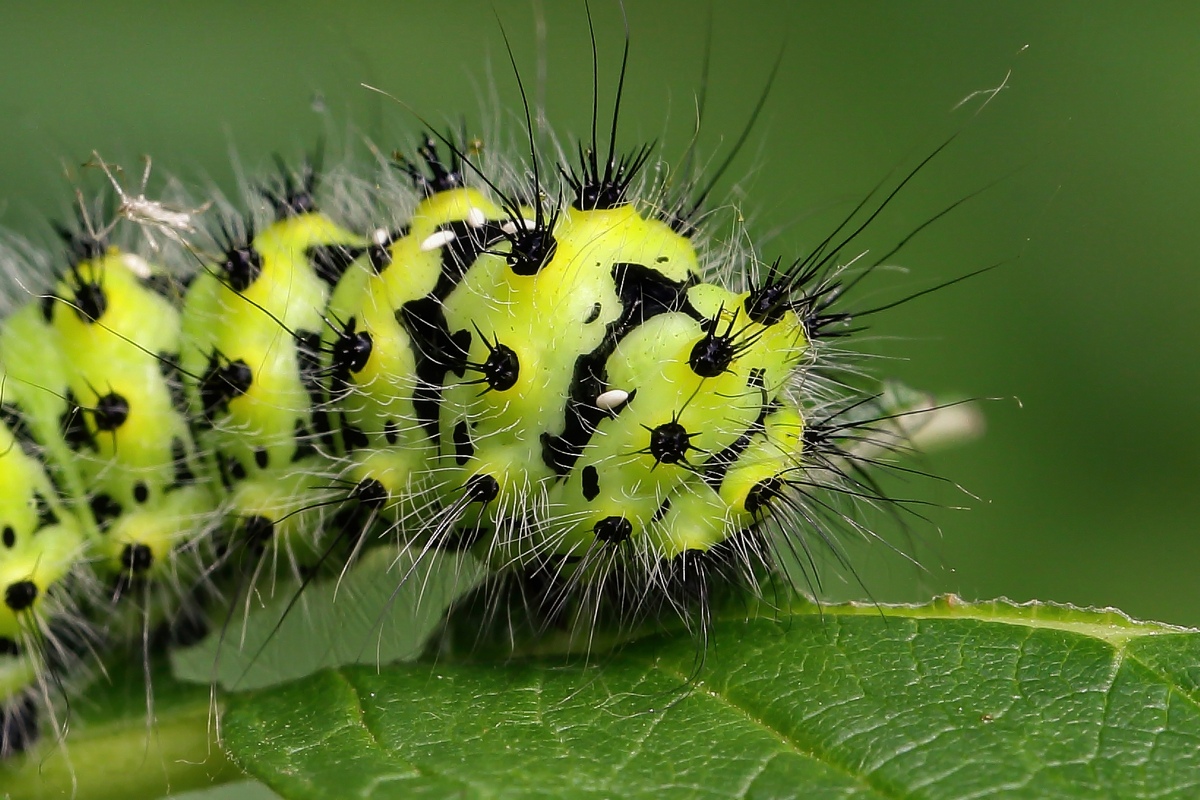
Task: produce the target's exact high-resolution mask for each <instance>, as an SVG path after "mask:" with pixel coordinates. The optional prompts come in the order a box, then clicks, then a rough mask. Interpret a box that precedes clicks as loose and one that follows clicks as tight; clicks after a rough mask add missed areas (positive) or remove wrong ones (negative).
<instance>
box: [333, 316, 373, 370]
mask: <svg viewBox="0 0 1200 800" xmlns="http://www.w3.org/2000/svg"><path fill="white" fill-rule="evenodd" d="M371 346H372V342H371V334H370V333H369V332H367V331H359V330H358V319H357V318H356V317H351V318H350V319H349V320H347V321H346V327H345V328H344V329H343V330H342V332H341V333H340V334H339V335H338V338H337V341H335V342H334V343H333V369H334V376H335V379H338V380H339V382H340V383H342V384H343V385H344V383H345V382H346V381H348V380H349V378H350V376H351V375H352V374H357V373H359V372H362V370H363V367H365V366H366V365H367V361H368V360H369V359H370V358H371Z"/></svg>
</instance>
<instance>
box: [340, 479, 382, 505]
mask: <svg viewBox="0 0 1200 800" xmlns="http://www.w3.org/2000/svg"><path fill="white" fill-rule="evenodd" d="M349 499H350V500H351V501H353V502H355V503H358V504H359V505H362V506H365V507H367V508H381V507H383V505H384V503H386V502H387V501H388V490H387V488H386V487H384V485H383V484H382V483H380V482H379V481H377V480H375V479H374V478H363V479H362V480H361V481H359V482H358V484H357V485H356V486H355V487H354V488H353V489H351V490H350V497H349Z"/></svg>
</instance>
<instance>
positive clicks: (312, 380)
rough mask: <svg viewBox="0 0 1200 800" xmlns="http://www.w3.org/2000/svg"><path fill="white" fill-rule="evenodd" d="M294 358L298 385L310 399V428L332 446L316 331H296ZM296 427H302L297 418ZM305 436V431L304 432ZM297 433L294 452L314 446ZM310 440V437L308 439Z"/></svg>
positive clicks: (318, 337)
mask: <svg viewBox="0 0 1200 800" xmlns="http://www.w3.org/2000/svg"><path fill="white" fill-rule="evenodd" d="M295 336H296V358H297V360H298V361H299V362H300V383H302V384H303V385H304V390H305V391H306V392H308V396H309V397H310V398H312V411H311V415H312V426H313V429H314V430H315V431H316V433H317V435H318V436H319V437H322V438H323V439H325V441H326V442H327V443H329V444H332V439H331V438H330V423H329V412H328V403H327V402H326V401H327V399H328V398H327V396H326V392H325V385H324V383H323V381H322V379H323V378H324V375H325V373H324V369H323V367H322V364H321V362H322V359H323V358H324V353H323V352H322V348H321V334H319V333H317V332H316V331H304V330H299V331H296V334H295ZM296 425H297V426H300V427H303V422H302V421H301V420H300V419H299V418H297V420H296ZM304 433H305V435H306V436H307V431H304ZM299 435H300V434H299V433H297V447H296V452H297V453H299V452H300V451H301V450H305V449H310V448H312V447H313V446H314V445H313V443H312V442H311V441H308V438H305V439H304V440H303V445H304V446H301V441H302V440H301V439H300V438H299ZM309 438H310V437H309ZM300 457H301V456H298V455H293V458H292V460H293V461H295V460H296V459H297V458H300Z"/></svg>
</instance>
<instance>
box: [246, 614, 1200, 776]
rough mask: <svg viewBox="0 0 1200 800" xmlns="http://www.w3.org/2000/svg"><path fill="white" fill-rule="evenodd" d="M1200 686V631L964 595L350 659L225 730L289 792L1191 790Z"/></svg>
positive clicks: (1199, 747) (288, 688)
mask: <svg viewBox="0 0 1200 800" xmlns="http://www.w3.org/2000/svg"><path fill="white" fill-rule="evenodd" d="M1198 703H1200V635H1198V634H1197V633H1196V632H1192V631H1184V630H1182V629H1177V628H1170V627H1167V626H1162V625H1154V624H1145V623H1137V622H1133V621H1132V620H1129V619H1128V618H1126V617H1124V616H1123V615H1120V614H1119V613H1117V612H1091V611H1081V610H1076V609H1070V608H1062V607H1055V606H1045V605H1041V606H1038V605H1026V606H1013V605H1010V604H1007V603H994V604H985V605H967V604H964V603H962V602H961V601H957V600H956V599H954V598H947V599H945V600H942V601H939V602H937V603H934V604H932V605H929V606H921V607H883V608H877V607H873V606H836V607H826V608H824V609H823V610H821V611H818V610H817V609H814V608H799V609H797V610H796V611H795V613H793V614H792V615H791V616H789V617H788V618H787V619H785V620H782V621H773V620H768V619H751V620H735V619H723V620H719V621H717V622H716V623H714V625H713V626H712V629H711V635H710V642H709V645H708V647H707V648H706V649H704V650H703V651H701V650H700V649H699V648H698V646H697V645H696V643H695V641H694V640H692V639H690V638H670V637H661V638H651V639H646V640H642V641H639V642H636V643H633V644H630V645H628V646H627V647H625V648H624V649H622V650H620V651H618V652H616V653H613V654H609V655H606V656H603V657H597V658H596V659H595V660H594V661H593V663H564V662H561V661H558V662H555V661H552V660H546V659H540V660H526V661H518V662H512V663H508V664H498V663H487V664H484V663H451V664H428V663H418V664H403V665H396V666H390V667H384V668H382V669H378V670H377V669H375V668H373V667H362V666H358V667H344V668H341V669H337V670H332V671H326V672H322V673H319V674H317V675H314V676H311V677H309V678H306V679H304V680H301V681H298V682H295V683H291V684H286V685H283V686H276V687H273V688H270V689H264V690H259V691H254V692H249V693H245V694H242V695H235V696H233V697H231V698H230V700H229V706H228V713H227V715H226V718H225V727H224V731H225V737H226V744H227V746H228V747H229V748H230V751H231V753H232V755H233V758H234V759H235V760H236V761H238V762H239V763H240V764H241V765H242V766H243V767H244V768H245V769H246V770H247V771H248V772H249V773H250V774H252V775H254V776H256V777H258V778H260V779H261V780H263V781H265V782H266V783H267V784H268V785H269V786H271V787H272V788H273V789H274V790H275V791H277V792H279V793H280V794H282V795H283V796H284V797H288V798H356V797H371V798H389V797H412V796H430V797H444V796H460V797H535V796H536V797H597V798H599V797H655V798H659V797H697V796H704V797H795V796H802V797H806V798H826V797H829V798H833V797H837V798H846V797H854V798H918V797H919V798H968V797H969V798H982V797H986V798H1051V797H1087V798H1096V797H1120V798H1138V797H1147V798H1148V797H1155V798H1166V797H1180V798H1183V797H1189V798H1190V797H1196V796H1200V707H1198Z"/></svg>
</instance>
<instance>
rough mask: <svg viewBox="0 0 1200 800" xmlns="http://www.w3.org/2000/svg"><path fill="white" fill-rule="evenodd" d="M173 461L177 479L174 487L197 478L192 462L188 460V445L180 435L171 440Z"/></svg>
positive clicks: (184, 484) (186, 483)
mask: <svg viewBox="0 0 1200 800" xmlns="http://www.w3.org/2000/svg"><path fill="white" fill-rule="evenodd" d="M171 462H172V464H173V466H174V468H175V480H174V483H173V484H172V487H179V486H187V485H188V484H190V483H193V482H194V481H195V480H196V476H195V474H194V473H193V472H192V466H191V463H190V462H189V461H188V452H187V446H186V445H184V443H183V439H181V438H179V437H178V436H176V437H175V438H174V439H172V440H171Z"/></svg>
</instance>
